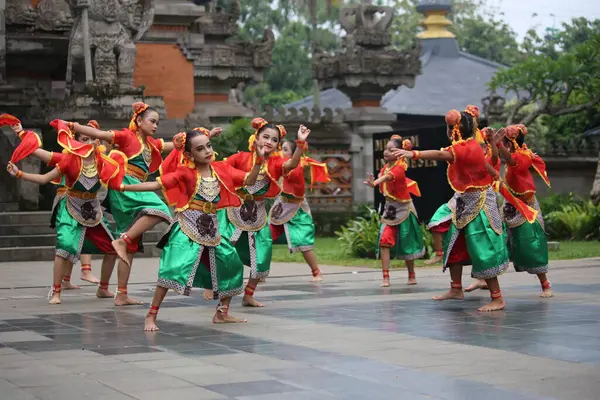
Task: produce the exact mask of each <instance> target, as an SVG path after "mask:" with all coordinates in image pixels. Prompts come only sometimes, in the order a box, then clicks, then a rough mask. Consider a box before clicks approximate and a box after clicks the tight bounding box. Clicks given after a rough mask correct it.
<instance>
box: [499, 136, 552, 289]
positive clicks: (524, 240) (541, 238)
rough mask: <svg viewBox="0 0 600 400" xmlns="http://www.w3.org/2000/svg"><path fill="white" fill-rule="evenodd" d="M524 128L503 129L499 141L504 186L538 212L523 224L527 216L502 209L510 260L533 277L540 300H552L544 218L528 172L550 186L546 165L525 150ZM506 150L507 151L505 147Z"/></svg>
mask: <svg viewBox="0 0 600 400" xmlns="http://www.w3.org/2000/svg"><path fill="white" fill-rule="evenodd" d="M525 135H527V128H526V127H525V126H524V125H511V126H508V127H507V128H506V131H505V135H504V143H503V142H502V141H499V142H498V145H499V151H500V155H501V156H502V158H503V159H504V161H505V163H506V174H505V180H506V184H507V185H508V187H509V188H510V191H511V192H512V193H514V194H515V195H516V196H517V197H518V198H519V199H520V200H522V201H523V202H525V203H527V205H529V206H530V207H532V208H534V209H535V210H537V218H536V221H535V222H533V223H526V222H527V217H526V216H524V215H523V213H522V212H520V210H518V209H517V208H515V207H514V206H513V205H511V204H509V203H505V204H504V207H503V214H504V221H505V223H506V225H507V227H508V229H509V244H510V247H509V248H510V258H511V261H512V262H513V265H514V267H515V270H516V271H517V272H523V271H526V272H528V273H530V274H536V275H537V277H538V279H539V281H540V284H541V286H542V293H541V294H540V297H552V285H551V284H550V281H549V280H548V278H547V276H546V274H547V273H548V242H547V239H546V232H545V231H544V218H543V216H542V211H541V209H540V205H539V203H538V201H537V198H536V197H535V192H536V188H535V183H534V181H533V176H532V175H531V169H533V170H534V171H535V172H537V173H538V175H539V176H540V177H541V178H542V180H543V181H544V183H545V184H546V185H548V187H550V180H549V179H548V175H547V173H546V164H545V163H544V161H543V160H542V159H541V157H540V156H538V155H537V154H534V153H533V152H532V151H531V150H529V149H528V148H527V145H526V144H525V143H524V142H525ZM507 147H508V148H507Z"/></svg>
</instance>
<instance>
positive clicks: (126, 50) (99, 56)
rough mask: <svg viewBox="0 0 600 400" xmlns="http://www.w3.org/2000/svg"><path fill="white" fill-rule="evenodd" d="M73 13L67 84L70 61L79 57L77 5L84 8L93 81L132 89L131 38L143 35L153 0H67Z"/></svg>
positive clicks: (81, 52) (70, 76) (80, 35)
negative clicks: (86, 14) (90, 51)
mask: <svg viewBox="0 0 600 400" xmlns="http://www.w3.org/2000/svg"><path fill="white" fill-rule="evenodd" d="M67 1H68V3H69V5H70V7H71V10H72V13H73V15H76V17H75V22H74V24H73V28H72V29H71V38H70V43H69V59H68V60H67V78H66V80H67V84H68V85H70V83H71V82H72V79H73V73H72V65H73V63H74V62H75V61H80V60H83V58H84V47H83V35H84V32H83V26H82V25H83V24H82V20H81V9H82V8H84V7H87V8H88V19H89V40H90V47H91V49H92V54H93V58H92V65H93V70H94V85H95V86H96V87H97V88H113V89H117V88H118V91H119V92H126V91H130V90H132V89H133V69H134V62H135V54H136V49H135V42H136V41H138V40H139V39H141V38H142V36H144V34H145V33H146V32H147V30H148V29H149V28H150V26H151V25H152V21H153V19H154V0H67Z"/></svg>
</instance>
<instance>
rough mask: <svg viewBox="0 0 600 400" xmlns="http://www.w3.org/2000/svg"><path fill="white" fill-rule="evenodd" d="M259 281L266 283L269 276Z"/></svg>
mask: <svg viewBox="0 0 600 400" xmlns="http://www.w3.org/2000/svg"><path fill="white" fill-rule="evenodd" d="M258 281H259V282H262V283H265V282H266V281H267V278H260V279H259V280H258Z"/></svg>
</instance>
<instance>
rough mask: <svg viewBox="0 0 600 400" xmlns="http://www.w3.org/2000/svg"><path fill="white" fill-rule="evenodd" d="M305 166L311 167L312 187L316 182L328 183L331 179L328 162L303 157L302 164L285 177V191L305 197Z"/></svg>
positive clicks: (295, 195)
mask: <svg viewBox="0 0 600 400" xmlns="http://www.w3.org/2000/svg"><path fill="white" fill-rule="evenodd" d="M304 167H309V168H310V186H311V189H312V186H313V184H314V182H322V183H327V182H330V181H331V178H330V177H329V171H328V170H327V164H325V163H322V162H318V161H317V160H314V159H312V158H309V157H302V159H301V160H300V164H299V165H298V166H297V167H296V168H294V169H293V170H292V171H290V172H289V173H288V174H287V175H286V176H285V177H284V178H283V185H282V187H283V193H285V194H289V195H292V196H294V197H298V198H302V197H304V192H305V191H306V183H305V181H304Z"/></svg>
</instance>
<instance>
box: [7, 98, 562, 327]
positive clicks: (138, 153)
mask: <svg viewBox="0 0 600 400" xmlns="http://www.w3.org/2000/svg"><path fill="white" fill-rule="evenodd" d="M478 117H479V111H478V109H477V107H475V106H468V107H467V109H466V110H464V111H462V112H460V111H457V110H451V111H449V112H448V114H447V115H446V123H447V132H448V138H449V139H450V141H451V145H450V146H449V147H447V148H444V149H441V150H424V151H417V150H412V143H411V142H410V141H409V140H408V139H404V140H403V139H402V138H401V137H400V136H397V135H394V136H392V137H391V138H390V140H389V142H388V143H387V147H386V149H385V151H384V158H385V161H386V162H387V164H386V165H385V166H384V168H383V169H382V170H381V172H380V173H379V176H378V177H377V178H375V177H374V176H373V175H371V174H370V175H369V176H368V177H367V179H366V180H365V184H367V185H369V186H371V187H377V186H379V190H380V191H381V193H382V194H383V195H384V196H385V198H386V203H385V208H384V213H383V216H382V224H381V230H380V238H379V249H378V255H379V256H380V257H381V261H382V269H383V283H382V286H389V285H390V280H389V267H390V259H391V258H397V259H402V260H405V263H406V267H407V269H408V284H411V285H412V284H416V283H417V281H416V276H415V270H414V260H416V259H418V258H422V257H423V256H424V254H425V248H424V240H423V235H422V231H421V226H420V223H419V220H418V217H417V212H416V210H415V207H414V205H413V203H412V200H411V195H415V196H420V192H419V187H418V184H417V183H416V182H414V181H412V180H411V179H409V178H407V177H406V170H407V168H408V163H407V160H409V159H415V160H416V159H419V158H422V159H429V160H438V161H446V162H448V181H449V183H450V185H451V186H452V188H453V189H454V191H455V192H456V193H455V195H454V197H453V198H452V199H451V200H450V201H449V202H448V203H447V204H445V205H443V206H442V207H440V209H439V210H438V211H437V212H436V214H435V215H434V217H433V218H432V220H431V221H430V223H429V225H428V229H430V230H431V231H432V233H433V235H434V245H435V251H436V254H435V255H434V258H433V259H432V260H431V262H436V261H438V262H439V261H442V262H443V267H444V270H445V269H447V268H449V269H450V276H451V280H452V283H451V287H450V290H449V291H448V292H447V293H445V294H443V295H441V296H436V297H434V299H436V300H446V299H462V298H463V289H462V283H461V276H462V267H463V265H472V266H473V267H472V273H471V275H472V276H473V278H476V279H477V281H476V282H474V283H473V284H472V285H471V286H470V287H469V288H467V289H466V290H465V291H470V290H474V289H476V288H482V289H483V288H488V289H489V290H490V291H491V297H492V300H491V302H490V303H489V304H487V305H485V306H483V307H481V308H480V309H479V310H480V311H493V310H500V309H503V308H504V306H505V302H504V300H503V298H502V294H501V291H500V286H499V283H498V279H497V277H498V276H499V275H500V274H502V273H503V272H504V271H505V270H506V269H507V268H508V264H509V259H511V260H512V261H513V263H514V265H515V268H516V270H517V271H528V272H530V273H535V274H537V275H538V277H539V279H540V282H541V285H542V290H543V292H542V296H543V297H549V296H551V295H552V292H551V289H550V282H549V281H548V280H547V278H546V272H547V263H548V253H547V244H546V238H545V233H544V229H543V219H542V215H541V212H540V210H539V205H538V203H537V200H536V198H535V184H534V182H533V177H532V175H531V172H530V170H531V169H534V170H535V171H537V172H539V173H540V175H541V176H542V178H543V179H544V180H545V181H546V183H548V178H547V176H546V173H545V166H544V163H543V161H542V160H541V159H540V158H539V157H538V156H537V155H535V154H534V153H532V152H531V151H530V150H529V149H527V146H526V145H525V144H524V138H525V135H526V134H527V129H526V128H525V127H524V126H522V125H514V126H509V127H506V128H503V129H500V130H498V131H495V130H493V129H491V128H485V129H482V130H479V129H478V127H477V123H478ZM158 121H159V115H158V113H157V112H156V111H155V110H154V109H153V108H152V107H150V106H149V105H147V104H144V103H135V104H134V105H133V116H132V118H131V121H130V123H129V126H128V127H127V128H124V129H122V130H115V131H104V130H101V129H100V127H99V126H98V123H97V122H96V121H90V122H89V123H88V124H86V125H82V124H79V123H77V122H67V121H63V120H54V121H52V122H51V125H52V126H53V127H54V128H55V129H56V130H57V141H58V143H59V145H60V146H61V147H62V148H63V151H62V152H61V153H56V152H48V151H46V150H43V149H42V148H41V140H40V138H39V137H38V136H37V134H35V133H34V132H32V131H25V130H24V129H23V127H22V124H21V121H19V120H18V119H17V118H15V117H13V116H10V115H8V114H4V115H2V116H0V125H10V126H11V127H12V129H13V130H14V131H15V133H17V135H18V136H19V138H20V139H21V143H20V144H19V146H18V147H17V149H16V150H15V152H14V153H13V157H12V158H11V162H10V163H9V165H8V167H7V170H8V171H9V173H10V174H11V175H12V176H14V177H16V178H20V179H24V180H27V181H30V182H34V183H38V184H46V183H49V182H53V183H55V184H57V185H58V190H57V194H56V198H55V201H54V204H53V209H52V220H51V226H53V227H54V228H55V230H56V234H57V239H56V256H55V261H54V273H53V285H52V288H51V290H50V293H49V302H50V303H51V304H60V303H61V297H60V296H61V291H62V289H63V288H75V286H74V285H72V284H71V283H70V275H71V270H72V268H73V265H74V264H75V263H76V262H77V261H79V260H80V259H81V263H82V279H84V280H87V281H89V282H92V283H98V284H99V285H98V289H97V293H96V295H97V297H100V298H112V297H114V303H115V305H116V306H124V305H133V304H141V303H140V302H139V301H137V300H135V299H132V298H131V297H129V296H128V294H127V284H128V281H129V275H130V271H131V265H132V261H133V254H134V253H136V252H139V251H141V250H142V236H143V234H144V232H147V231H148V230H150V229H152V228H153V227H154V226H155V225H157V224H158V223H161V222H166V223H168V224H169V229H168V231H167V233H166V234H165V235H164V236H163V237H162V238H161V239H160V242H159V244H158V247H159V248H161V249H162V253H161V257H160V266H159V270H158V281H157V286H156V290H155V293H154V298H153V300H152V303H151V305H150V309H149V311H148V314H147V316H146V319H145V324H144V329H145V330H148V331H155V330H158V326H157V325H156V318H157V314H158V311H159V308H160V305H161V303H162V301H163V300H164V298H165V296H166V294H167V292H168V290H169V289H172V290H174V291H176V292H178V293H180V294H183V295H189V294H190V292H191V289H192V288H194V287H197V288H204V289H205V292H204V297H205V298H207V299H216V300H218V305H217V307H216V311H215V314H214V316H213V322H214V323H236V322H246V320H244V319H238V318H236V317H233V316H232V315H230V314H229V308H230V304H231V299H232V297H234V296H236V295H238V294H241V293H242V292H243V299H242V304H243V305H244V306H250V307H262V306H263V304H261V303H260V302H258V301H257V300H256V299H255V298H254V291H255V289H256V287H257V285H258V283H259V282H260V281H261V280H264V278H266V277H267V276H268V275H269V271H270V266H271V257H272V243H273V241H274V240H275V239H277V237H279V236H280V235H282V234H283V235H285V238H286V241H287V245H288V248H289V250H290V252H296V251H299V252H301V253H302V254H303V256H304V258H305V260H306V262H307V264H308V265H309V266H310V268H311V272H312V276H313V281H315V282H318V281H321V280H322V279H323V277H322V274H321V271H320V269H319V266H318V262H317V258H316V255H315V253H314V251H313V247H314V241H315V227H314V223H313V220H312V217H311V212H310V208H309V206H308V203H307V201H306V198H305V194H304V193H305V189H306V188H305V176H304V175H305V174H304V170H305V168H309V169H310V176H311V181H313V182H328V181H329V174H328V171H327V166H326V165H325V164H323V163H320V162H318V161H316V160H313V159H311V158H309V157H307V156H306V154H305V152H306V151H307V149H308V146H307V139H308V136H309V134H310V130H309V129H308V128H306V127H305V126H303V125H301V126H300V127H299V129H298V133H297V138H296V140H287V139H285V138H286V136H287V132H286V130H285V128H284V127H283V126H281V125H273V124H270V123H268V122H267V121H265V120H264V119H262V118H255V119H254V120H253V121H252V127H253V128H254V130H255V132H254V134H253V135H252V136H251V137H250V138H249V140H248V151H245V152H238V153H235V154H232V155H230V156H229V157H227V158H225V159H224V160H223V161H215V152H214V150H213V148H212V145H211V139H212V138H214V137H216V136H218V135H220V133H221V132H222V129H221V128H214V129H212V130H208V129H205V128H195V129H193V130H189V131H186V132H182V133H178V134H177V135H175V136H174V137H173V140H172V141H171V142H165V141H164V140H163V139H156V138H155V137H154V135H155V133H156V129H157V126H158ZM101 141H103V142H106V143H107V144H108V145H109V146H110V147H111V151H110V153H108V154H106V153H107V151H106V148H105V146H103V145H101V144H100V143H101ZM163 153H166V154H168V155H167V156H166V158H164V159H163V157H162V154H163ZM28 156H34V157H38V158H39V159H41V160H42V161H43V162H45V163H46V164H48V166H50V167H52V168H53V169H52V170H51V171H50V172H48V173H46V174H43V175H42V174H31V173H25V172H23V171H21V170H19V169H18V167H17V166H16V163H17V162H18V161H19V160H21V159H23V158H25V157H28ZM500 159H502V160H503V161H504V163H505V165H506V173H505V176H504V178H503V179H502V178H501V177H500V174H499V171H500V164H501V162H500ZM153 173H158V174H159V177H158V178H157V179H156V180H155V181H146V180H147V178H148V176H149V175H150V174H153ZM102 187H105V188H106V189H107V191H106V197H105V199H104V200H103V201H102V202H101V201H100V199H99V198H98V192H99V191H100V189H101V188H102ZM159 190H161V191H162V194H163V197H164V199H165V201H166V203H167V204H168V206H171V207H172V208H174V209H175V216H174V217H173V216H172V215H171V212H170V210H169V207H168V206H167V204H165V202H163V200H161V199H160V197H159V196H158V195H157V194H156V193H155V192H156V191H159ZM497 192H499V193H500V194H501V195H502V197H504V199H505V202H504V205H503V208H502V212H501V211H500V208H499V206H498V202H497V197H496V193H497ZM266 199H275V202H274V204H273V206H272V207H271V209H270V211H269V213H267V208H266V204H265V200H266ZM105 212H108V213H110V214H111V215H112V216H113V219H114V221H115V225H116V231H115V230H113V228H112V226H111V224H110V223H109V222H108V221H107V219H106V216H105ZM90 254H104V259H103V262H102V268H101V272H100V279H97V278H96V277H95V276H93V274H92V273H91V268H90ZM117 260H118V267H117V281H118V284H117V290H116V293H113V292H111V291H110V290H109V281H110V277H111V275H112V272H113V269H114V265H115V262H116V261H117ZM244 265H246V266H248V267H250V277H249V279H248V281H247V283H245V284H244V282H243V267H244Z"/></svg>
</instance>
